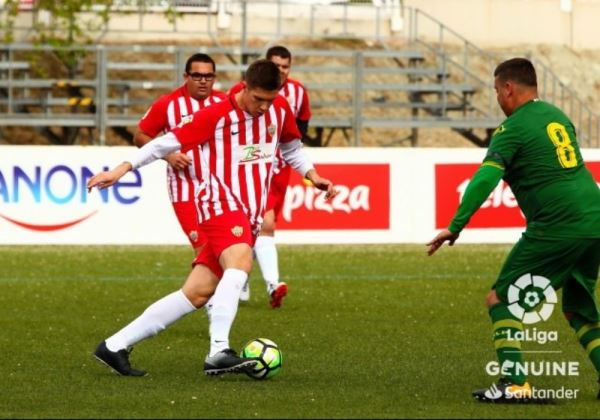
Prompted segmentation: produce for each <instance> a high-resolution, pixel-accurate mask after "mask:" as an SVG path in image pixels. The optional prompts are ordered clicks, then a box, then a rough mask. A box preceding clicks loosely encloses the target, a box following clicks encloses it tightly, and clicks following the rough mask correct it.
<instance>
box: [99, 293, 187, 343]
mask: <svg viewBox="0 0 600 420" xmlns="http://www.w3.org/2000/svg"><path fill="white" fill-rule="evenodd" d="M195 310H196V307H195V306H194V305H192V302H190V301H189V300H188V298H187V297H186V296H185V295H184V294H183V291H182V290H181V289H179V290H177V291H176V292H173V293H171V294H170V295H167V296H165V297H163V298H162V299H159V300H157V301H156V302H154V303H153V304H152V305H150V306H148V307H147V308H146V310H145V311H144V312H143V313H142V314H141V315H140V316H139V317H137V318H136V319H134V320H133V321H132V322H131V323H130V324H129V325H127V326H126V327H125V328H123V329H121V330H120V331H119V332H118V333H116V334H115V335H113V336H112V337H110V338H107V339H106V347H107V348H108V349H109V350H110V351H119V350H123V349H126V348H128V347H130V346H133V345H134V344H136V343H139V342H140V341H142V340H145V339H146V338H149V337H154V336H155V335H156V334H158V333H159V332H161V331H162V330H164V329H165V328H167V327H168V326H169V325H171V324H172V323H173V322H175V321H177V320H178V319H180V318H182V317H183V316H185V315H187V314H189V313H190V312H193V311H195Z"/></svg>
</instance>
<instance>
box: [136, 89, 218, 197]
mask: <svg viewBox="0 0 600 420" xmlns="http://www.w3.org/2000/svg"><path fill="white" fill-rule="evenodd" d="M226 97H227V95H225V93H223V92H221V91H218V90H213V91H212V92H211V94H210V95H209V96H208V97H207V98H205V99H204V100H200V101H198V100H197V99H195V98H192V97H191V96H190V95H189V92H188V90H187V87H186V86H185V85H182V86H180V87H179V88H177V89H175V90H174V91H172V92H171V93H168V94H166V95H163V96H161V97H160V98H159V99H158V100H156V102H154V103H153V104H152V106H151V107H150V108H149V109H148V111H146V114H145V115H144V116H143V117H142V119H141V120H140V122H139V123H138V128H139V129H140V130H141V131H143V132H144V133H146V134H147V135H149V136H150V137H153V138H154V137H156V136H158V135H159V134H162V133H166V132H167V131H171V130H172V129H173V128H175V127H177V125H178V124H179V123H180V122H181V120H182V118H184V117H186V116H188V115H192V114H193V113H194V112H196V111H199V110H200V109H202V108H205V107H207V106H210V105H213V104H216V103H218V102H221V101H222V100H223V99H225V98H226ZM186 154H187V155H188V157H189V158H190V159H191V160H192V163H191V165H190V166H188V167H187V168H185V169H183V170H175V169H173V168H172V167H171V166H170V165H167V188H168V190H169V198H170V199H171V202H173V203H178V202H182V201H193V200H194V199H195V191H196V189H197V188H199V186H200V183H201V182H202V169H201V160H200V153H199V151H198V150H190V151H188V152H187V153H186Z"/></svg>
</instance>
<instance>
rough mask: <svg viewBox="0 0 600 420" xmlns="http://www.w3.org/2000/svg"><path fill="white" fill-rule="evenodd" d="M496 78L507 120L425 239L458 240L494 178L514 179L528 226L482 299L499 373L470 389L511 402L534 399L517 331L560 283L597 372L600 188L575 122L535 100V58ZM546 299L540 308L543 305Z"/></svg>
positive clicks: (516, 62)
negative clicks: (440, 224) (454, 206)
mask: <svg viewBox="0 0 600 420" xmlns="http://www.w3.org/2000/svg"><path fill="white" fill-rule="evenodd" d="M494 77H495V80H494V86H495V88H496V94H497V99H498V104H499V105H500V108H502V111H503V112H504V113H505V114H506V116H507V118H506V120H504V122H503V123H502V124H501V125H500V127H498V129H496V131H495V132H494V134H493V136H492V142H491V144H490V147H489V149H488V152H487V154H486V156H485V158H484V159H483V163H482V164H481V166H480V168H479V169H478V170H477V172H476V173H475V175H474V176H473V178H472V179H471V182H470V183H469V186H468V187H467V189H466V191H465V193H464V196H463V198H462V201H461V203H460V206H459V208H458V210H457V212H456V214H455V215H454V218H453V219H452V222H451V223H450V226H448V228H447V229H445V230H443V231H442V232H440V233H439V234H438V235H437V236H436V237H435V238H434V239H433V240H432V241H431V242H429V243H428V244H427V245H428V246H429V249H428V254H429V255H432V254H433V253H434V252H436V251H437V250H438V249H439V247H441V246H442V245H443V243H444V242H445V241H449V243H450V245H453V244H454V242H455V241H456V240H457V239H458V236H459V234H460V232H461V230H462V229H463V228H464V227H465V226H466V225H467V223H468V221H469V219H470V218H471V216H472V215H473V214H474V213H475V212H476V211H477V209H479V207H480V206H481V205H482V204H483V203H484V202H485V200H486V199H487V198H488V196H489V194H490V193H491V192H492V191H493V190H494V188H495V187H496V185H497V184H498V182H500V180H501V179H504V180H505V181H506V182H507V183H508V184H509V185H510V188H511V189H512V191H513V193H514V194H515V197H516V199H517V202H518V203H519V207H520V208H521V210H522V211H523V214H524V215H525V218H526V219H527V228H526V230H525V232H524V233H523V235H522V237H521V239H520V240H519V241H518V242H517V243H516V245H515V246H514V247H513V249H512V251H511V252H510V254H509V255H508V257H507V259H506V261H505V262H504V265H503V267H502V269H501V271H500V274H499V275H498V278H497V279H496V282H495V283H494V285H493V286H492V290H491V291H490V292H489V293H488V296H487V299H486V302H487V305H488V308H489V315H490V318H491V321H492V328H493V330H494V334H493V340H494V345H495V347H496V354H497V357H498V360H499V366H500V367H501V371H502V375H503V377H501V378H500V379H499V382H498V383H497V384H493V385H492V386H491V387H490V388H489V389H487V388H486V389H481V390H477V391H475V392H473V396H474V397H475V398H476V399H478V400H479V401H484V402H510V401H519V400H521V401H522V400H524V399H530V398H531V397H532V396H533V397H535V395H533V393H532V388H531V386H530V385H529V383H528V382H527V380H526V376H525V372H526V371H527V370H528V369H527V365H526V364H525V362H524V361H523V353H522V351H521V341H520V340H519V338H516V337H519V336H523V334H524V325H523V324H534V323H535V322H537V321H541V320H546V319H547V317H549V316H550V313H552V308H553V305H554V304H555V303H557V302H556V293H555V290H558V289H561V288H562V289H563V294H562V311H563V313H564V315H565V317H566V318H567V320H568V321H569V324H570V325H571V327H572V328H573V329H574V330H575V332H576V334H577V338H578V340H579V342H580V343H581V345H582V346H583V348H584V349H585V350H586V352H587V354H588V356H589V358H590V359H591V361H592V364H593V365H594V367H595V368H596V372H597V373H598V375H600V309H599V307H598V303H597V300H596V283H597V280H598V269H599V266H600V189H599V188H598V185H597V184H596V181H595V180H594V178H593V176H592V174H591V173H590V171H589V170H588V169H587V167H586V165H585V163H584V161H583V158H582V156H581V152H580V150H579V145H578V143H577V137H576V134H575V127H574V125H573V123H572V122H571V121H570V120H569V118H568V117H567V116H566V115H565V114H564V113H563V112H562V111H561V110H560V109H558V108H556V107H555V106H553V105H551V104H549V103H547V102H544V101H542V100H540V99H539V98H538V92H537V77H536V72H535V68H534V67H533V64H532V63H531V62H530V61H529V60H527V59H525V58H513V59H510V60H507V61H505V62H503V63H501V64H499V65H498V67H496V70H495V71H494ZM548 296H550V298H548ZM546 298H548V301H547V303H544V306H543V307H542V309H541V310H540V312H539V313H538V312H537V310H538V308H537V304H538V303H540V302H542V301H544V300H545V299H546ZM546 305H549V306H546ZM548 308H551V309H550V312H549V313H548V311H547V309H548ZM543 311H546V313H545V314H546V315H545V316H546V317H544V316H541V315H540V314H544V312H543ZM598 398H600V394H598Z"/></svg>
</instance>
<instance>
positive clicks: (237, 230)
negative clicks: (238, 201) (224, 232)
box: [231, 226, 244, 238]
mask: <svg viewBox="0 0 600 420" xmlns="http://www.w3.org/2000/svg"><path fill="white" fill-rule="evenodd" d="M231 233H233V236H235V237H236V238H239V237H240V236H242V234H243V233H244V228H243V227H241V226H234V227H232V228H231Z"/></svg>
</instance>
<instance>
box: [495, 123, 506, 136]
mask: <svg viewBox="0 0 600 420" xmlns="http://www.w3.org/2000/svg"><path fill="white" fill-rule="evenodd" d="M505 130H506V128H504V124H501V125H500V126H499V127H498V128H496V129H495V130H494V132H493V133H492V137H494V136H495V135H496V134H500V133H502V132H504V131H505Z"/></svg>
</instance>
